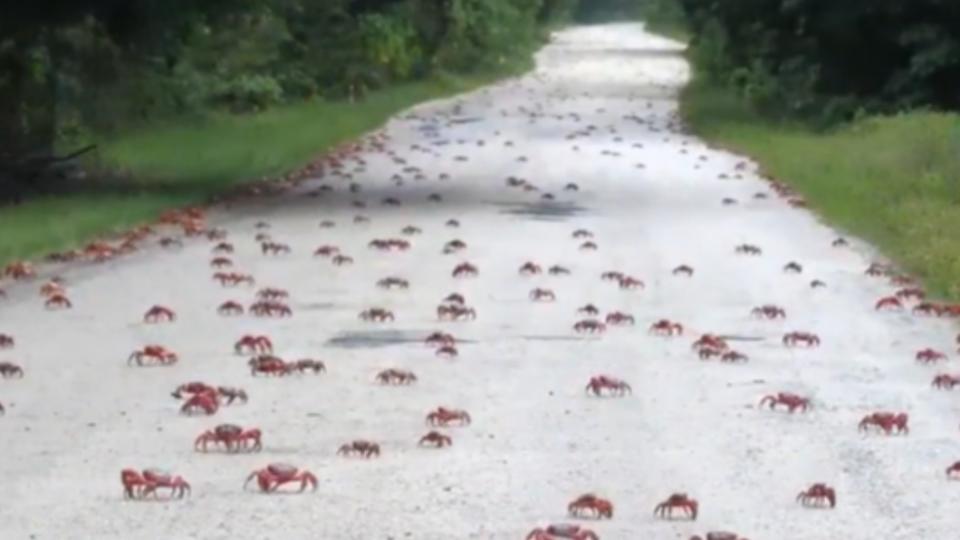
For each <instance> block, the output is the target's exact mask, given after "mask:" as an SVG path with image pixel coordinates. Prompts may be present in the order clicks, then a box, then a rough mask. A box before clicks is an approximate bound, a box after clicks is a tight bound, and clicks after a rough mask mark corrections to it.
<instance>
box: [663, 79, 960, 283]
mask: <svg viewBox="0 0 960 540" xmlns="http://www.w3.org/2000/svg"><path fill="white" fill-rule="evenodd" d="M681 109H682V113H683V115H684V116H685V118H686V120H687V121H688V123H689V124H690V125H691V126H692V128H693V129H694V131H695V132H697V133H698V134H699V135H701V136H702V137H704V138H705V139H707V140H709V141H711V142H713V143H716V144H719V145H721V146H724V147H727V148H730V149H732V150H735V151H738V152H741V153H744V154H747V155H750V156H752V157H753V158H755V159H757V161H758V162H759V163H760V164H761V165H762V167H763V169H764V170H765V172H767V173H770V174H771V175H773V176H774V177H775V178H777V179H778V180H781V181H783V182H786V183H787V184H789V185H790V186H792V187H794V188H795V189H796V190H797V191H798V192H800V193H802V194H803V195H804V196H805V197H806V198H807V199H808V201H809V203H810V205H811V207H812V208H813V209H814V210H815V211H816V212H818V213H820V214H821V215H822V216H823V217H824V218H825V219H826V220H827V221H829V222H830V223H832V224H834V225H836V226H838V227H840V228H842V229H844V230H846V231H848V232H849V233H852V234H855V235H857V236H861V237H863V238H865V239H867V240H869V241H870V242H872V243H873V244H875V245H877V246H878V247H879V248H880V249H881V250H882V251H883V253H884V254H885V255H886V256H888V257H890V258H891V259H893V260H895V261H897V262H898V263H899V264H900V265H901V266H903V268H904V269H905V270H907V271H909V272H911V273H912V274H914V275H917V276H918V277H920V278H922V279H923V280H924V282H925V284H926V285H927V287H928V289H929V290H930V291H931V292H932V293H934V294H936V295H938V296H941V297H944V298H949V299H953V300H960V234H958V232H960V116H958V115H955V114H938V113H923V112H915V113H909V114H903V115H899V116H892V117H883V118H868V119H865V120H861V121H857V122H855V123H853V124H850V125H847V126H844V127H842V128H839V129H835V130H833V131H831V132H827V133H823V132H815V131H813V130H811V129H808V128H805V127H802V126H796V125H786V124H783V123H774V122H771V121H767V120H764V119H763V118H761V117H760V116H759V115H758V114H756V113H755V112H753V111H751V109H750V108H749V107H747V106H746V105H745V104H744V103H743V102H742V101H741V100H739V99H738V98H737V97H736V96H735V95H734V94H733V93H732V92H730V91H729V90H727V89H724V88H718V87H715V86H711V85H710V84H706V83H704V82H700V81H698V82H695V83H694V84H692V85H691V86H689V87H688V88H687V90H686V91H685V93H684V96H683V98H682V100H681Z"/></svg>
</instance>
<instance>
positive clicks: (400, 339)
mask: <svg viewBox="0 0 960 540" xmlns="http://www.w3.org/2000/svg"><path fill="white" fill-rule="evenodd" d="M424 337H425V335H424V333H423V332H414V331H404V330H370V331H363V332H341V333H340V334H338V335H336V336H334V337H332V338H330V339H328V340H327V342H326V343H325V344H324V346H325V347H336V348H339V349H379V348H381V347H392V346H395V345H406V344H408V343H423V339H424Z"/></svg>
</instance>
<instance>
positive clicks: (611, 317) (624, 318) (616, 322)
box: [604, 311, 635, 326]
mask: <svg viewBox="0 0 960 540" xmlns="http://www.w3.org/2000/svg"><path fill="white" fill-rule="evenodd" d="M604 322H606V323H607V324H609V325H610V326H633V325H634V324H635V321H634V318H633V315H628V314H626V313H623V312H622V311H614V312H612V313H608V314H607V316H606V318H605V319H604Z"/></svg>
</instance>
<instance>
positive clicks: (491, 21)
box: [0, 0, 578, 198]
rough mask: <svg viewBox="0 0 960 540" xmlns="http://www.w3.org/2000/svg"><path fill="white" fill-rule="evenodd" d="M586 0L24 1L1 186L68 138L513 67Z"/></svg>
mask: <svg viewBox="0 0 960 540" xmlns="http://www.w3.org/2000/svg"><path fill="white" fill-rule="evenodd" d="M577 1H578V0H204V1H203V2H198V1H196V0H130V1H128V2H118V1H117V0H76V1H73V2H62V1H57V0H35V1H33V2H23V3H21V2H18V3H14V4H16V5H14V6H11V8H10V9H9V10H7V11H5V12H4V16H3V18H2V20H0V139H2V140H4V142H5V143H6V144H5V145H4V146H3V148H2V149H0V198H2V197H3V194H2V191H3V186H4V185H9V182H8V181H7V179H6V173H5V170H6V169H5V168H6V167H7V166H8V165H9V164H11V163H15V162H16V161H17V160H18V159H20V157H21V156H24V155H29V154H31V153H42V154H51V153H52V152H53V149H54V148H55V147H56V146H57V145H58V144H62V143H63V141H64V140H80V139H91V140H97V139H100V138H102V137H103V135H104V134H110V133H116V132H118V131H123V130H126V129H129V128H131V127H136V126H140V125H145V124H149V123H152V122H155V121H156V120H157V119H160V118H167V117H171V116H172V117H177V116H202V115H205V114H209V113H210V112H213V111H218V110H223V111H230V112H238V113H239V112H243V113H247V112H255V111H261V110H264V109H268V108H270V107H274V106H277V105H279V104H283V103H291V102H295V101H298V100H308V99H315V98H323V99H338V98H349V99H350V100H357V99H362V98H363V97H364V96H365V95H366V94H367V93H368V92H370V91H373V90H376V89H378V88H383V87H386V86H389V85H394V84H400V83H404V82H409V81H414V80H421V79H424V78H426V77H429V76H432V75H434V74H436V73H438V72H444V71H447V72H452V73H455V74H463V73H473V72H478V71H484V70H490V69H492V68H497V67H500V66H504V65H506V64H509V63H512V62H514V61H515V59H517V58H521V57H525V56H527V55H528V54H529V53H530V52H532V51H533V50H534V48H535V47H536V46H537V45H538V44H539V43H540V42H541V40H542V38H543V36H544V29H545V28H547V27H548V25H553V24H556V23H558V22H559V21H561V20H563V18H564V17H565V16H567V15H568V14H569V13H570V12H572V10H573V8H574V6H575V4H576V2H577ZM5 9H6V8H5ZM18 174H19V173H14V174H13V175H14V176H17V175H18Z"/></svg>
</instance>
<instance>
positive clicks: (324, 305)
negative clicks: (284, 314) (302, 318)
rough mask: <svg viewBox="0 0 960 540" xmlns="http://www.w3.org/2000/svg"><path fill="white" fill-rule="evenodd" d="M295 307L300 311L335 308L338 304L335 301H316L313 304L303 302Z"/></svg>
mask: <svg viewBox="0 0 960 540" xmlns="http://www.w3.org/2000/svg"><path fill="white" fill-rule="evenodd" d="M295 307H296V308H297V310H298V311H320V310H323V309H334V308H335V307H337V305H336V304H334V303H333V302H316V303H313V304H301V305H298V306H295Z"/></svg>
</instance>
